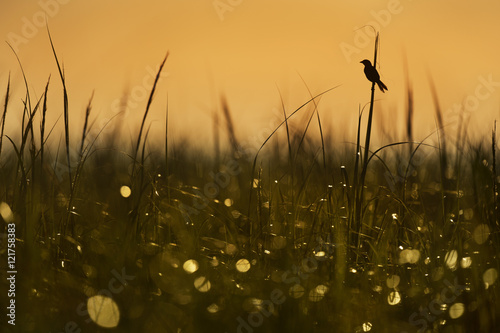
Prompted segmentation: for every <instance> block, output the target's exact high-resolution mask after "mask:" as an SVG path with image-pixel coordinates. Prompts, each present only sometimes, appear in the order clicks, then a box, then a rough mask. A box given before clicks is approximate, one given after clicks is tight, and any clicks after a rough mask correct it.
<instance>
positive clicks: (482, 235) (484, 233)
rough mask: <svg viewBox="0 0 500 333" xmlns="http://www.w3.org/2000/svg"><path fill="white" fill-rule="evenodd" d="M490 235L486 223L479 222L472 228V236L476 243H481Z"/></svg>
mask: <svg viewBox="0 0 500 333" xmlns="http://www.w3.org/2000/svg"><path fill="white" fill-rule="evenodd" d="M489 236H490V227H488V225H487V224H480V225H478V226H477V227H476V228H475V229H474V233H473V234H472V237H473V238H474V241H475V242H476V243H477V244H483V243H484V242H486V241H487V240H488V237H489Z"/></svg>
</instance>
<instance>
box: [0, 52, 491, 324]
mask: <svg viewBox="0 0 500 333" xmlns="http://www.w3.org/2000/svg"><path fill="white" fill-rule="evenodd" d="M54 55H55V52H54ZM56 60H57V57H56ZM165 60H166V59H165ZM164 63H165V61H164V62H163V63H162V67H163V64H164ZM58 65H59V64H58ZM162 67H160V71H161V70H162ZM59 68H60V73H59V74H60V75H59V76H60V79H61V80H62V83H63V91H61V103H62V104H63V106H64V113H63V115H62V120H63V121H64V130H63V139H62V140H61V141H60V142H58V139H57V136H56V135H55V134H54V133H53V132H52V126H53V125H54V124H48V123H46V121H45V120H46V115H47V113H50V112H51V109H50V108H48V107H47V105H48V104H47V98H46V97H47V94H46V92H47V89H48V87H49V86H50V84H52V82H51V83H47V87H46V88H45V94H43V95H42V97H41V98H40V99H39V100H36V101H35V100H32V99H31V97H30V92H29V90H28V89H27V90H26V98H25V99H24V106H23V107H24V113H23V115H22V117H23V120H22V124H23V126H22V128H19V135H18V139H13V138H11V137H9V136H7V135H5V134H4V126H3V124H5V119H6V118H7V117H16V116H17V115H15V114H11V113H9V112H10V109H11V108H17V107H18V106H17V105H16V106H14V105H13V103H14V101H12V100H10V99H9V96H10V94H11V92H10V88H9V87H10V81H9V83H8V87H7V89H6V91H5V100H4V102H5V103H4V105H5V108H4V109H3V115H2V127H1V131H2V133H1V135H2V136H1V139H0V140H1V141H0V202H1V205H0V215H1V217H2V219H3V220H4V221H5V223H2V224H1V225H2V233H3V234H4V238H2V247H1V249H0V255H1V260H2V267H4V263H7V262H8V257H9V258H10V257H12V255H11V252H9V251H8V246H7V244H11V243H14V244H15V258H16V261H15V270H16V271H17V274H16V279H15V302H16V303H15V304H16V310H15V313H16V317H15V318H16V321H15V322H16V326H12V325H9V324H7V323H5V321H4V319H2V325H3V327H2V331H3V332H108V331H116V332H228V333H229V332H245V333H249V332H417V331H419V332H496V331H498V330H499V329H500V322H499V318H500V306H499V305H498V302H499V300H500V297H499V296H500V293H499V288H498V282H497V281H496V280H497V277H498V270H499V269H500V267H499V259H498V253H499V250H500V242H499V237H500V235H499V230H500V226H499V223H498V217H499V206H498V204H499V201H498V195H497V193H498V188H497V187H498V176H497V171H496V156H495V154H496V149H497V142H496V137H497V133H496V130H495V127H494V124H492V126H491V127H492V131H491V134H492V135H491V136H485V137H484V138H483V139H482V141H481V140H479V141H472V139H469V137H468V135H467V129H466V127H467V126H466V124H465V123H463V122H461V123H458V125H457V128H458V130H457V131H455V132H454V133H448V132H446V130H445V128H446V126H445V124H444V123H443V119H442V118H443V117H442V112H441V110H440V109H439V107H438V104H437V103H436V119H437V124H438V127H439V128H438V129H436V132H435V133H432V134H431V135H430V136H429V137H427V138H418V139H417V138H413V134H412V133H413V132H412V126H413V120H412V114H413V107H412V104H411V102H410V103H409V105H408V107H407V110H405V111H404V112H405V113H406V115H407V140H406V141H404V142H394V143H393V144H390V145H387V146H384V147H373V145H372V146H369V143H370V142H369V139H368V140H366V137H369V136H370V135H371V128H370V127H371V123H370V121H369V125H368V127H367V128H364V127H365V125H363V124H364V122H365V119H366V117H368V116H367V115H366V113H367V112H369V116H370V118H371V115H372V113H373V112H376V110H375V111H373V109H370V110H366V111H365V112H364V114H365V115H364V116H363V122H361V118H362V117H361V115H360V124H359V126H358V130H357V138H353V139H352V142H353V144H352V145H342V146H340V145H334V144H333V143H332V142H330V140H329V139H327V138H328V137H329V136H328V133H323V129H322V127H321V121H320V120H321V117H320V110H319V109H318V107H317V101H318V99H319V97H320V96H317V97H314V96H311V99H310V100H309V101H305V103H304V105H303V106H302V107H299V108H296V109H294V110H287V109H286V108H285V107H284V108H283V119H282V120H283V123H282V124H281V125H280V126H277V128H276V133H273V134H271V135H270V136H269V137H268V140H264V141H263V142H261V146H259V147H253V146H250V145H245V144H242V142H243V141H242V140H243V139H244V138H243V139H242V138H240V137H239V136H238V133H236V131H235V129H234V125H233V120H232V114H231V110H230V109H229V107H227V105H226V104H225V103H224V102H223V103H222V105H223V108H222V112H221V115H220V119H221V120H220V126H219V127H215V128H216V130H215V131H214V142H215V144H214V147H208V148H207V149H204V150H197V149H195V148H193V146H192V145H191V144H190V143H189V142H179V141H177V143H176V144H175V145H174V144H172V143H171V140H169V139H170V138H169V135H168V132H169V131H168V128H169V127H170V126H172V124H170V123H169V122H168V112H167V114H166V119H167V121H166V123H165V135H164V138H163V139H161V140H157V139H156V138H155V139H150V138H148V132H149V130H148V118H147V116H148V112H149V110H150V108H151V105H152V104H153V102H154V98H153V97H154V91H155V88H153V91H152V92H151V97H150V99H149V101H148V103H147V107H146V110H145V112H144V117H143V121H142V125H141V127H140V132H139V133H138V134H137V136H136V137H135V139H134V142H133V144H132V145H130V146H128V147H127V146H126V145H123V144H120V142H123V141H124V140H123V138H122V137H120V136H119V135H118V134H116V133H109V132H107V133H106V134H104V133H101V132H100V129H99V130H98V131H95V130H94V129H95V128H93V126H94V125H93V124H94V123H93V119H94V116H93V114H92V111H91V103H89V106H88V107H87V111H86V113H84V114H82V115H81V116H80V115H77V114H75V113H74V111H70V110H69V109H68V92H67V91H66V84H65V80H66V79H65V77H64V73H63V72H62V70H61V67H59ZM158 75H159V73H158ZM157 79H158V77H157ZM9 80H10V79H9ZM52 80H55V79H54V77H53V78H52ZM155 85H156V83H155ZM26 86H27V87H28V83H26ZM325 93H328V92H325ZM408 96H409V101H411V100H412V98H411V91H409V92H408ZM372 101H373V95H372ZM371 105H372V106H373V102H372V103H371ZM167 109H168V107H167ZM304 110H309V111H310V112H309V113H307V114H310V115H311V118H310V119H306V121H305V122H304V124H303V125H302V126H298V125H297V123H296V122H295V123H293V120H294V119H295V118H293V117H297V116H296V115H300V114H301V113H304ZM355 112H357V110H356V111H355ZM70 120H71V121H73V120H74V121H78V122H80V121H81V122H82V123H83V124H85V125H84V126H83V128H82V130H81V131H80V132H79V133H75V132H74V131H70V125H69V124H70ZM214 121H215V119H214ZM313 126H314V127H315V129H314V131H316V132H319V133H321V135H320V136H319V139H317V138H316V137H317V136H313V135H310V132H311V131H312V129H311V128H312V127H313ZM278 135H279V137H278ZM226 138H227V140H226ZM278 138H279V139H280V140H278ZM125 142H129V140H128V139H127V140H125ZM49 146H50V147H51V148H48V147H49ZM54 147H56V148H54ZM338 147H342V148H338ZM368 147H369V149H368ZM14 229H15V242H13V241H10V239H11V237H10V236H7V234H10V233H12V232H14V231H13V230H14ZM7 271H9V269H8V268H6V269H3V270H2V272H1V274H2V279H1V283H0V284H1V285H2V298H1V299H2V301H1V306H2V308H3V309H6V307H7V306H9V301H10V300H11V299H12V297H11V296H9V297H5V296H4V295H6V293H7V290H8V289H9V287H10V288H11V289H12V284H11V282H12V281H10V280H7V277H9V276H10V274H8V273H7ZM9 281H10V282H9ZM8 311H9V310H7V311H6V312H7V313H8ZM3 316H4V318H5V315H3ZM7 318H8V320H9V317H8V316H7Z"/></svg>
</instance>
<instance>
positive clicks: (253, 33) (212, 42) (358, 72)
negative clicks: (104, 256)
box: [0, 0, 500, 142]
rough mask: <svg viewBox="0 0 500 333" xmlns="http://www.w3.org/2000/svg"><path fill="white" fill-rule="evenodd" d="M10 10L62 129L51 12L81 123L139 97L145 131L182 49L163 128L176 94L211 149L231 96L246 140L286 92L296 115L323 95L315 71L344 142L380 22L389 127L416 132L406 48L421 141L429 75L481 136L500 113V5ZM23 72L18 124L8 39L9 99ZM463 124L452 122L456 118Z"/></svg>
mask: <svg viewBox="0 0 500 333" xmlns="http://www.w3.org/2000/svg"><path fill="white" fill-rule="evenodd" d="M42 4H43V5H42ZM1 6H2V8H1V9H2V10H0V22H1V24H0V34H1V35H2V36H3V39H4V40H6V41H9V42H10V43H11V44H12V46H13V47H14V48H15V49H16V50H17V52H18V55H19V58H20V60H21V61H22V63H23V66H24V70H25V72H26V75H27V78H28V81H29V84H30V89H31V93H32V96H33V97H36V98H38V97H40V95H41V94H42V92H43V89H44V85H45V83H46V81H47V78H48V76H49V74H52V79H51V86H50V94H49V98H50V101H51V104H50V105H51V107H52V108H51V109H50V110H49V112H51V116H52V117H53V118H52V120H53V121H55V119H56V118H57V117H58V116H59V115H60V114H61V112H62V111H61V105H62V91H61V84H60V81H59V80H58V77H57V69H56V66H55V61H54V59H53V57H52V54H51V50H50V44H49V41H48V37H47V33H46V30H45V28H44V27H42V25H43V21H44V18H47V20H48V22H49V26H50V30H51V34H52V38H53V41H54V43H55V46H56V49H57V52H58V54H59V56H60V59H61V60H62V61H63V62H64V66H65V71H66V78H67V81H68V88H69V98H70V108H71V117H72V118H71V120H70V121H72V123H73V124H77V123H78V124H79V121H80V120H81V119H82V117H83V112H84V109H85V106H86V103H87V101H88V99H89V97H90V95H91V94H92V91H95V96H94V102H93V105H94V109H93V112H94V113H93V115H94V116H96V115H97V114H99V115H100V117H102V118H103V119H105V118H107V117H109V116H111V115H113V114H114V112H116V110H117V108H116V105H117V103H118V100H119V99H120V98H121V96H122V94H123V93H124V91H127V90H128V91H130V92H131V96H132V97H130V98H131V102H130V107H129V112H128V113H127V119H129V120H131V121H130V126H131V128H132V133H135V129H134V127H133V126H134V124H136V123H137V120H138V119H140V117H141V116H142V113H143V111H144V107H145V104H146V100H147V98H146V97H145V96H144V94H143V92H144V87H145V88H148V89H149V84H150V83H151V81H152V78H151V74H150V73H151V71H154V70H155V68H156V66H157V65H158V64H159V63H160V62H161V60H162V59H163V57H164V56H165V54H166V52H167V51H169V52H170V57H169V59H168V60H167V63H166V65H165V76H164V78H163V79H162V81H161V83H160V85H159V90H158V94H157V99H156V101H155V103H154V105H153V109H152V111H151V114H150V117H149V118H148V119H149V120H150V121H151V122H153V129H154V130H156V131H163V125H164V112H165V108H166V95H167V93H168V100H169V102H168V104H169V110H170V120H171V126H172V127H171V133H174V134H176V135H178V134H181V135H184V136H187V137H191V138H192V139H194V140H199V142H205V139H206V138H211V131H212V112H213V111H214V110H216V109H220V105H219V96H220V94H222V93H224V94H225V95H226V97H227V100H228V103H229V106H230V108H231V110H232V112H233V118H234V119H235V121H236V130H237V133H238V135H239V136H240V139H241V140H245V139H246V138H249V137H252V136H255V135H257V134H258V133H259V131H260V130H261V129H262V128H265V127H266V126H268V124H269V122H270V121H271V120H272V118H273V117H275V115H274V113H273V112H274V111H273V109H278V110H279V109H280V107H281V106H280V105H281V104H280V96H279V92H281V94H282V95H283V98H284V102H285V106H286V108H287V112H288V113H290V112H291V111H293V110H294V109H295V108H296V107H297V106H299V105H300V104H302V103H303V102H305V101H306V100H308V99H309V94H308V92H307V89H306V88H305V86H304V84H303V82H302V79H301V76H302V77H303V78H304V80H305V81H306V83H307V85H308V86H309V88H310V89H311V91H312V92H313V93H319V92H321V91H324V90H327V89H329V88H331V87H334V86H337V85H340V86H339V87H338V88H337V89H335V90H333V91H332V92H330V93H328V94H327V95H325V96H324V97H323V98H322V99H321V103H320V113H321V117H322V120H323V122H324V124H325V126H326V127H328V128H329V130H330V131H334V132H335V134H336V136H337V137H338V138H343V139H348V140H354V136H353V133H354V130H355V128H356V124H355V122H356V120H357V113H358V107H359V105H361V106H363V105H365V104H366V103H367V102H368V100H369V97H370V83H369V82H368V81H367V80H366V78H365V77H364V74H363V66H362V65H361V64H360V63H359V61H360V60H363V59H365V58H368V59H372V58H373V40H369V41H368V40H366V36H367V35H366V33H367V32H370V30H369V28H361V29H359V28H360V27H363V26H365V25H370V24H371V25H374V26H375V27H376V28H379V30H380V34H381V44H380V54H379V66H380V67H379V72H380V73H381V77H382V81H384V83H385V84H386V85H387V86H388V87H389V91H388V92H387V93H386V94H381V93H377V96H376V98H377V99H378V102H377V104H376V107H377V108H376V112H377V114H378V117H377V118H376V120H375V122H376V124H375V126H385V127H386V129H390V131H391V132H393V133H394V134H395V136H396V137H397V135H399V134H401V133H403V126H402V123H403V120H404V115H405V108H404V106H405V92H406V85H405V76H404V65H403V63H404V54H406V55H407V58H408V65H409V71H410V76H411V80H412V85H413V88H414V92H415V101H416V105H415V106H416V118H415V120H416V133H417V134H418V137H417V139H418V138H423V137H424V136H425V135H426V134H428V133H430V132H432V130H433V129H434V128H435V122H434V110H433V108H432V107H431V103H430V92H429V91H430V89H429V84H428V80H427V73H431V75H432V77H433V79H434V82H435V85H436V87H437V90H438V94H439V98H440V102H441V106H442V108H443V110H444V111H445V112H446V111H447V110H450V109H451V108H452V107H453V106H454V105H459V104H461V103H463V102H464V101H466V102H467V103H469V104H468V106H467V108H468V110H469V111H470V114H471V117H472V120H471V125H472V126H474V127H473V128H474V129H475V130H476V131H479V130H482V131H484V133H489V132H490V130H491V127H492V120H494V119H496V118H498V115H499V106H500V65H499V61H498V59H499V55H500V43H499V42H498V32H499V31H500V22H499V20H498V14H500V2H499V1H493V0H491V1H487V0H479V1H474V2H472V1H469V0H455V1H448V0H441V1H432V0H413V1H410V0H401V1H392V0H390V1H387V0H385V1H373V0H370V1H368V0H365V1H324V0H307V1H306V0H286V1H285V0H218V1H213V0H145V1H137V0H135V1H132V0H123V1H102V0H99V1H97V0H85V1H82V0H41V1H27V0H23V1H14V0H2V5H1ZM349 52H351V53H349ZM9 72H10V73H11V76H12V81H13V86H12V89H13V93H12V103H13V107H12V108H11V109H10V110H11V113H10V114H9V115H8V121H7V124H8V126H9V127H10V130H14V129H15V128H16V126H19V120H18V118H19V117H16V114H15V112H18V113H19V114H20V112H21V110H20V107H21V105H22V103H21V98H23V96H24V88H23V81H22V77H21V73H20V70H19V66H18V64H17V60H16V58H15V56H14V54H13V53H12V51H11V50H10V48H9V47H8V45H7V44H5V43H4V44H2V45H1V46H0V96H1V98H2V99H3V96H4V94H5V87H6V84H7V77H8V75H9ZM488 81H490V83H489V84H488V83H487V82H488ZM485 82H486V83H485ZM497 82H498V83H497ZM132 93H133V94H132ZM14 104H15V107H14ZM303 114H304V113H303ZM301 119H302V116H301V115H299V117H298V118H297V121H299V122H300V121H301ZM454 120H456V117H454V116H452V115H451V114H447V115H446V116H445V122H447V123H452V122H453V121H454ZM299 122H297V123H299ZM330 126H331V127H330ZM193 133H196V136H195V135H194V134H193ZM256 133H257V134H256Z"/></svg>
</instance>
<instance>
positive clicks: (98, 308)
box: [87, 295, 120, 328]
mask: <svg viewBox="0 0 500 333" xmlns="http://www.w3.org/2000/svg"><path fill="white" fill-rule="evenodd" d="M87 311H88V314H89V316H90V319H92V320H93V321H94V323H96V324H97V325H99V326H101V327H104V328H114V327H116V326H118V322H119V321H120V310H119V309H118V305H116V303H115V301H114V300H113V299H112V298H110V297H107V296H102V295H96V296H92V297H90V298H89V299H88V300H87Z"/></svg>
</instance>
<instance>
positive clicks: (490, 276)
mask: <svg viewBox="0 0 500 333" xmlns="http://www.w3.org/2000/svg"><path fill="white" fill-rule="evenodd" d="M497 278H498V272H497V270H496V269H495V268H489V269H487V270H486V271H485V272H484V274H483V281H484V283H485V285H486V289H487V288H488V287H489V286H491V285H492V284H494V283H495V281H496V280H497Z"/></svg>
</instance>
